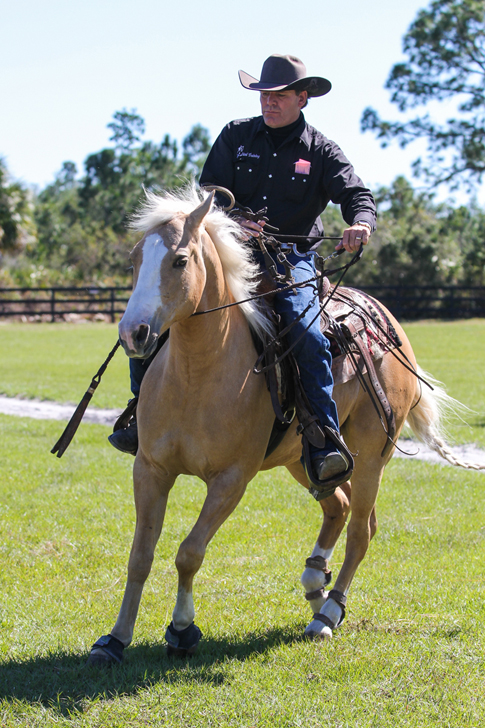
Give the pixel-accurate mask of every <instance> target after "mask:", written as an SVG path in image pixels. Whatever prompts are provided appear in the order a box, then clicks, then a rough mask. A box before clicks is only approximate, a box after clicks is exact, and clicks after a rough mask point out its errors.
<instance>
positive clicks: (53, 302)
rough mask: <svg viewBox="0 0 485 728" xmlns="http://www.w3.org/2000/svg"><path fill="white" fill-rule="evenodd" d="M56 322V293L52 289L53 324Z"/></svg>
mask: <svg viewBox="0 0 485 728" xmlns="http://www.w3.org/2000/svg"><path fill="white" fill-rule="evenodd" d="M55 320H56V291H55V289H54V288H51V323H52V324H53V323H54V322H55Z"/></svg>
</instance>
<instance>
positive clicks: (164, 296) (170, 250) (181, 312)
mask: <svg viewBox="0 0 485 728" xmlns="http://www.w3.org/2000/svg"><path fill="white" fill-rule="evenodd" d="M213 198H214V192H212V193H211V194H210V195H209V196H208V197H207V198H206V199H205V200H204V201H203V202H202V203H201V204H200V205H199V206H198V207H196V208H195V210H193V211H192V212H191V213H189V214H181V213H178V214H175V215H174V216H173V217H172V218H171V219H170V220H169V221H166V222H163V223H161V224H158V225H156V226H155V227H151V228H150V229H148V230H147V231H146V232H145V234H144V236H143V238H142V239H141V240H140V242H139V243H137V245H135V247H134V249H133V250H132V252H131V254H130V258H131V261H132V263H133V292H132V295H131V297H130V300H129V302H128V305H127V307H126V311H125V313H124V314H123V318H122V319H121V321H120V324H119V338H120V343H121V345H122V346H123V348H124V350H125V352H126V354H127V355H128V356H129V357H133V358H140V359H144V358H147V357H148V356H150V354H152V353H153V351H154V350H155V348H156V345H157V341H158V338H159V336H160V334H162V333H163V332H164V331H166V330H167V329H168V328H170V327H171V326H172V325H173V324H174V323H176V322H177V321H181V320H183V319H185V318H188V317H189V316H191V315H192V314H193V313H194V312H195V310H196V309H197V306H198V304H199V301H200V298H201V296H202V292H203V290H204V286H205V278H206V273H205V267H204V265H201V261H202V246H201V235H200V227H201V225H202V223H203V221H204V218H205V217H206V215H207V214H208V213H209V211H210V209H211V206H212V201H213Z"/></svg>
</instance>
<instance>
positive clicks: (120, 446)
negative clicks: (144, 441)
mask: <svg viewBox="0 0 485 728" xmlns="http://www.w3.org/2000/svg"><path fill="white" fill-rule="evenodd" d="M108 440H109V441H110V443H111V444H112V445H113V447H115V448H116V449H117V450H121V452H127V453H129V454H130V455H136V453H137V450H138V426H137V424H136V420H132V421H131V422H130V423H129V425H128V427H125V428H121V429H119V430H116V432H113V434H112V435H109V436H108Z"/></svg>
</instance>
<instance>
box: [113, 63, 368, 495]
mask: <svg viewBox="0 0 485 728" xmlns="http://www.w3.org/2000/svg"><path fill="white" fill-rule="evenodd" d="M239 79H240V81H241V84H242V85H243V86H244V88H247V89H250V90H254V91H259V92H260V101H261V112H262V116H258V117H254V118H250V119H239V120H236V121H232V122H230V123H229V124H227V126H226V127H225V128H224V129H223V130H222V132H221V134H220V135H219V137H218V138H217V139H216V141H215V143H214V145H213V147H212V149H211V152H210V153H209V156H208V158H207V161H206V163H205V165H204V168H203V170H202V174H201V177H200V185H201V186H204V185H218V186H221V187H225V188H226V189H228V190H230V191H231V192H232V193H233V194H234V196H235V198H236V200H237V203H238V205H239V206H241V207H245V208H250V209H251V210H253V211H257V210H262V209H264V208H266V209H267V212H266V213H265V214H266V215H267V218H268V220H269V221H270V223H271V225H272V226H275V227H277V228H278V230H279V233H280V234H283V235H288V236H292V235H300V236H308V240H304V242H303V243H299V244H298V250H299V252H307V251H309V250H310V249H311V248H312V246H313V247H316V246H314V245H313V243H314V237H315V236H322V235H323V227H322V222H321V219H320V214H321V213H322V212H323V211H324V210H325V208H326V206H327V204H328V203H329V201H332V202H333V203H335V204H338V205H340V208H341V211H342V216H343V218H344V220H345V222H346V223H347V224H348V225H349V227H347V228H346V229H345V230H344V232H343V236H342V241H341V242H339V244H338V245H337V249H340V248H342V247H343V248H345V250H347V251H348V252H356V251H357V250H358V249H359V248H360V245H361V244H363V245H366V244H367V243H368V242H369V239H370V235H371V233H372V232H373V231H374V230H375V224H376V206H375V202H374V199H373V197H372V194H371V192H370V191H369V190H368V189H367V188H366V187H365V186H364V184H363V182H362V180H361V179H360V178H359V177H358V176H357V175H356V174H355V172H354V169H353V167H352V165H351V164H350V162H349V161H348V160H347V158H346V157H345V156H344V154H343V152H342V150H341V149H340V148H339V147H338V146H337V144H335V143H334V142H332V141H330V140H329V139H327V138H326V137H325V136H323V134H321V133H320V132H319V131H317V130H316V129H314V128H313V127H312V126H310V125H309V124H308V123H307V122H306V121H305V117H304V116H303V113H302V109H303V108H304V107H305V106H306V105H307V103H308V99H309V98H311V97H318V96H324V95H325V94H326V93H328V92H329V91H330V89H331V84H330V82H329V81H328V80H327V79H325V78H320V77H318V76H307V75H306V68H305V66H304V64H303V63H302V61H300V60H299V59H298V58H296V57H295V56H282V55H277V54H274V55H272V56H270V57H269V58H267V59H266V61H265V62H264V64H263V68H262V71H261V79H260V80H259V81H258V80H257V79H255V78H253V77H252V76H249V75H248V74H247V73H245V72H244V71H239ZM262 216H263V214H262ZM238 221H239V223H240V225H241V227H242V228H243V230H244V232H245V234H246V235H247V240H248V244H251V242H253V243H254V242H255V241H254V238H257V236H259V235H260V234H261V233H262V232H263V230H264V225H265V224H266V223H265V220H262V219H259V220H248V219H245V218H244V217H241V218H240V219H239V220H238ZM317 245H318V243H317ZM254 248H255V250H254V256H255V257H256V259H257V260H258V262H259V263H260V265H261V268H262V269H264V267H265V263H264V258H263V254H262V253H261V252H260V250H259V246H254ZM287 260H288V262H289V263H290V264H291V265H292V266H294V267H293V269H292V276H293V278H294V280H295V282H296V283H298V282H301V281H304V280H307V279H309V278H311V277H312V276H314V275H315V265H314V262H313V256H310V255H309V256H305V257H303V258H302V257H299V256H297V255H296V254H295V253H290V254H288V255H287ZM275 265H276V266H277V268H278V270H279V272H281V273H282V272H283V269H282V266H281V264H280V263H278V262H277V261H276V259H275ZM296 291H297V292H296V294H295V292H294V291H291V290H290V291H284V292H279V293H277V294H276V296H275V297H274V302H273V305H274V309H275V311H276V313H277V314H278V315H279V316H280V318H281V322H282V326H283V327H287V326H288V325H289V324H291V323H293V325H292V326H291V328H290V329H289V331H288V334H287V340H288V343H289V344H290V345H293V347H294V348H293V354H294V357H295V359H296V361H297V364H298V368H299V371H300V377H301V381H302V384H303V388H304V391H305V393H306V395H307V398H308V400H309V402H310V405H311V407H312V408H313V412H314V414H316V415H317V417H318V420H319V421H320V423H321V424H322V425H326V426H329V427H330V428H332V429H333V430H335V431H337V432H338V431H339V424H338V416H337V408H336V405H335V402H334V400H333V398H332V393H333V378H332V372H331V364H332V360H331V355H330V351H329V343H328V340H327V338H326V337H325V335H324V334H322V332H321V330H320V316H319V302H318V299H315V297H314V295H313V290H312V288H311V287H310V288H309V287H300V288H298V289H296ZM302 314H303V315H302ZM149 363H150V362H149V360H147V361H143V360H140V359H130V373H131V384H132V391H133V394H134V396H135V397H137V396H138V393H139V390H140V383H141V380H142V378H143V375H144V373H145V371H146V368H147V366H148V365H149ZM110 442H111V444H113V445H114V446H115V447H117V448H118V449H120V450H122V451H124V452H130V453H132V454H135V453H136V451H137V447H138V437H137V429H136V423H135V422H133V424H132V425H131V426H129V427H127V428H126V429H119V430H117V431H116V432H115V433H113V435H111V436H110ZM311 460H312V467H313V470H314V474H315V475H316V477H317V478H318V480H320V481H325V480H328V479H329V478H335V477H338V475H339V474H340V473H344V472H345V471H346V470H347V469H348V465H349V463H348V461H347V459H346V457H345V455H344V454H343V453H342V452H341V451H340V450H339V449H338V448H337V446H336V445H335V444H334V443H333V442H331V441H330V440H329V439H328V438H327V441H326V446H325V448H324V449H318V448H316V447H315V446H314V445H311Z"/></svg>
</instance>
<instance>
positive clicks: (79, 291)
mask: <svg viewBox="0 0 485 728" xmlns="http://www.w3.org/2000/svg"><path fill="white" fill-rule="evenodd" d="M362 290H364V291H365V292H366V293H369V294H370V295H371V296H374V298H377V299H378V300H379V301H381V303H383V304H384V305H385V306H386V307H387V308H388V309H389V310H390V311H391V313H393V314H394V316H396V318H398V319H400V320H401V321H413V320H417V319H432V318H439V319H458V318H472V317H477V318H480V317H482V318H485V288H484V287H481V286H474V287H470V286H365V287H363V289H362ZM130 291H131V288H129V287H126V288H120V287H111V288H96V287H89V288H75V287H72V288H68V287H55V288H0V318H2V317H4V316H10V317H17V318H20V319H23V320H25V319H27V320H47V321H52V322H54V321H62V320H66V319H69V315H70V314H77V315H81V316H85V317H94V316H96V315H103V316H104V317H105V318H106V317H108V318H109V319H110V320H111V321H113V322H115V321H116V320H117V317H120V316H121V315H122V314H123V313H124V310H125V308H126V303H127V301H128V299H129V297H130Z"/></svg>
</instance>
